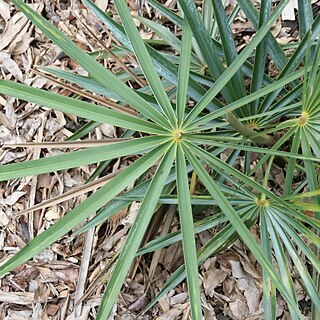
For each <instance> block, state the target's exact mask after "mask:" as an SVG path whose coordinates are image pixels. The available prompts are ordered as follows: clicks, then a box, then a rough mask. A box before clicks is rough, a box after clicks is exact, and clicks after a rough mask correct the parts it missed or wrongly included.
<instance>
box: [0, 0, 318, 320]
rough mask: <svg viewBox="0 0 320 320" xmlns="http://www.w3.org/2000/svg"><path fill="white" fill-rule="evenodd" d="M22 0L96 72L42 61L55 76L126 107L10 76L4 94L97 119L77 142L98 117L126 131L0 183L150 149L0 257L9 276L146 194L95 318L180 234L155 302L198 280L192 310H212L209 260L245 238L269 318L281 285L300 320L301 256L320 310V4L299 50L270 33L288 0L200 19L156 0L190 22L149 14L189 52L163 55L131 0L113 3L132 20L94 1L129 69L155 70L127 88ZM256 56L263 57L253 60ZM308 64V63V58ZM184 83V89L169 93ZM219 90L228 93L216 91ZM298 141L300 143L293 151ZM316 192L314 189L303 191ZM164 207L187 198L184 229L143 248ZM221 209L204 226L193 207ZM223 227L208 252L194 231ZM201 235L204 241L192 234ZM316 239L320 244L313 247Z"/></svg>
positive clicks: (17, 167) (308, 17)
mask: <svg viewBox="0 0 320 320" xmlns="http://www.w3.org/2000/svg"><path fill="white" fill-rule="evenodd" d="M12 2H13V3H14V4H15V5H16V6H17V8H18V9H19V10H21V11H22V12H24V14H25V15H26V16H27V17H28V18H29V19H30V20H31V21H32V22H33V23H34V24H35V25H36V26H37V27H38V28H39V29H40V30H41V31H42V32H43V33H44V34H46V35H47V36H48V37H49V38H50V39H51V40H52V41H53V42H55V43H56V44H57V45H58V46H59V47H60V48H61V49H62V50H63V51H64V52H65V53H66V54H68V55H69V56H70V57H71V58H72V59H73V60H75V61H76V62H77V63H78V64H79V65H81V66H82V67H83V68H84V69H85V70H87V71H88V73H89V74H90V77H83V76H79V75H76V74H72V73H68V72H65V71H62V70H56V69H52V68H44V71H45V72H46V73H50V74H51V75H53V76H56V77H59V78H62V79H64V80H65V81H68V82H70V83H75V84H77V85H79V86H81V87H82V88H83V89H84V90H86V91H88V92H93V93H97V94H100V95H103V96H105V97H109V98H113V99H115V100H117V101H118V102H117V104H110V107H112V108H113V110H112V109H110V108H109V109H107V108H105V107H101V106H98V105H95V104H93V103H89V102H84V101H79V100H76V99H73V98H68V97H65V96H60V95H57V94H55V93H52V92H47V91H43V90H39V89H36V88H32V87H30V86H27V85H24V84H18V83H14V82H10V81H5V80H0V93H2V94H5V95H9V96H14V97H16V98H19V99H23V100H26V101H30V102H33V103H37V104H40V105H43V106H46V107H49V108H52V109H56V110H60V111H62V112H67V113H69V114H74V115H77V116H79V117H83V118H86V119H88V120H89V122H88V124H86V125H85V126H84V127H83V128H82V129H81V130H79V132H77V133H76V134H75V135H74V136H73V137H72V139H79V138H82V137H83V136H85V135H86V134H87V133H88V132H90V130H92V129H93V128H95V127H96V126H98V125H99V124H100V123H108V124H113V125H115V126H119V127H122V128H125V129H127V131H126V132H125V134H124V135H123V137H122V138H120V139H118V140H117V141H114V140H112V141H110V142H109V143H107V144H106V145H103V146H96V147H91V148H89V149H85V150H80V151H75V152H70V153H66V154H63V155H59V156H54V157H49V158H44V159H39V160H33V161H27V162H21V163H14V164H8V165H5V166H2V167H0V180H1V181H6V180H8V179H15V178H19V177H24V176H29V175H37V174H42V173H45V172H53V171H57V170H63V169H68V168H72V167H76V166H80V165H86V164H90V163H100V164H99V167H98V169H97V171H96V173H95V174H94V175H93V176H92V180H93V179H95V178H96V177H98V176H99V174H100V172H101V171H102V170H103V168H104V167H105V166H106V164H107V163H109V162H110V161H111V160H112V159H117V158H118V157H121V156H128V155H141V157H139V158H138V160H136V161H135V162H134V163H133V164H132V165H131V166H129V167H127V168H125V169H124V170H123V171H121V172H119V173H118V174H117V175H115V176H114V177H113V178H112V179H111V181H110V182H109V183H107V184H105V185H103V186H102V187H101V188H100V189H99V190H97V191H96V192H95V193H93V194H92V195H91V196H90V197H88V198H87V200H85V201H84V202H82V203H81V204H79V205H78V206H77V207H76V208H75V209H73V210H71V211H70V212H69V213H68V214H67V215H65V216H64V217H63V218H61V219H60V220H59V221H58V222H57V223H56V224H54V225H52V226H51V227H50V228H49V229H48V230H46V231H44V232H43V233H41V234H40V235H38V236H37V237H36V238H35V239H33V240H32V241H31V242H30V243H28V245H27V246H26V247H25V248H23V249H21V250H20V251H19V252H18V253H17V254H15V256H13V257H12V258H11V259H10V260H8V261H7V262H6V263H5V264H3V265H2V266H1V268H0V275H1V276H3V275H4V274H5V273H7V272H9V271H10V270H12V269H14V268H15V267H17V266H19V265H20V264H22V263H25V262H26V261H28V260H29V259H31V258H32V257H33V256H34V255H36V254H38V253H39V252H41V251H42V250H43V249H45V248H46V247H48V246H50V245H51V244H52V243H54V242H55V241H57V240H58V239H59V238H60V237H62V236H63V235H65V234H66V233H67V232H69V231H71V230H72V229H73V228H75V227H76V226H77V225H78V224H80V223H81V222H83V221H86V220H87V219H88V218H89V217H90V216H91V215H92V214H93V213H95V212H98V213H97V215H96V216H95V217H94V218H92V219H91V220H89V221H87V222H86V224H85V225H84V227H82V228H81V229H80V230H79V231H77V233H81V232H84V231H86V230H88V229H90V228H92V227H95V226H97V225H98V224H101V223H103V222H104V221H105V220H106V219H108V218H109V217H111V216H112V215H114V214H116V213H117V212H118V211H119V210H121V209H122V208H124V207H127V206H130V205H131V204H132V203H133V202H134V201H141V206H140V209H139V212H138V214H137V217H136V219H135V221H134V223H133V225H132V227H131V229H130V232H129V234H128V236H127V238H126V241H125V243H124V245H123V247H122V249H121V251H120V254H119V257H118V258H117V261H116V264H115V267H114V269H113V272H112V275H111V276H110V279H109V281H108V284H107V285H106V289H105V293H104V296H103V299H102V302H101V305H100V309H99V313H98V316H97V319H105V318H106V317H107V316H108V315H109V313H110V311H111V310H112V307H113V305H114V303H115V301H116V299H117V297H118V294H119V292H120V290H121V287H122V285H123V283H124V281H125V279H126V276H127V274H128V271H129V269H130V266H131V264H132V261H133V260H134V258H135V257H136V256H139V255H142V254H144V253H147V252H153V251H155V250H158V249H161V248H163V247H165V246H168V245H170V244H172V243H175V242H177V241H180V240H182V244H183V252H184V265H183V266H181V267H180V268H178V269H177V270H176V271H175V272H174V274H173V275H172V276H171V278H170V280H169V281H168V282H167V283H166V285H165V287H164V288H163V290H162V291H161V292H160V293H159V294H158V295H157V296H156V297H155V298H154V299H153V300H152V301H151V303H150V305H149V308H150V307H151V306H152V305H154V304H155V303H156V302H157V301H158V300H159V298H160V297H161V296H163V295H164V294H165V293H166V292H168V291H169V290H170V289H171V288H174V287H175V286H176V285H178V284H179V283H180V282H181V281H183V280H184V279H185V278H187V283H188V291H189V298H190V305H191V311H192V318H193V319H201V318H202V310H201V300H200V289H199V278H198V266H199V265H200V264H202V263H203V262H204V261H205V260H206V259H207V258H209V257H210V256H213V255H216V254H217V253H219V252H221V251H222V250H224V249H225V248H227V247H228V246H230V245H231V244H232V243H233V242H234V241H235V240H236V239H237V238H241V239H242V240H243V242H244V243H245V244H246V245H247V247H248V248H249V249H250V250H251V252H252V253H253V254H254V256H255V257H256V259H257V261H258V262H259V263H260V265H261V267H262V269H263V294H264V310H265V318H266V319H275V317H276V290H278V292H279V293H280V294H281V295H282V296H283V298H284V299H285V300H286V302H287V303H288V308H289V311H290V314H291V316H292V319H299V318H302V314H301V312H300V310H299V308H298V304H297V296H296V293H295V291H294V287H293V277H292V273H291V268H290V265H291V262H290V261H289V260H291V261H292V262H293V264H294V266H295V268H296V270H297V272H298V274H299V278H300V282H301V284H302V286H303V289H304V290H305V293H306V295H308V297H309V298H310V299H311V301H312V303H313V319H317V317H318V316H319V306H320V297H319V281H318V280H317V277H318V274H319V272H320V263H319V255H318V251H317V250H318V249H319V247H320V239H319V237H318V231H319V213H318V211H320V209H319V187H318V163H319V161H320V160H319V159H320V144H319V128H320V127H319V121H320V120H319V119H320V114H319V107H320V102H319V101H320V100H319V95H320V89H319V87H317V86H316V83H317V82H319V80H320V78H319V77H320V72H319V70H320V69H319V64H320V50H319V44H318V45H316V42H317V40H316V39H317V36H318V34H319V29H320V18H319V16H318V17H317V18H316V19H313V17H312V10H311V6H310V4H309V2H308V1H301V2H299V21H300V38H301V41H300V42H299V43H297V45H296V47H295V51H294V53H293V54H292V56H291V57H290V58H288V57H287V56H286V54H285V51H284V50H283V48H281V47H280V45H279V44H278V43H277V42H276V40H275V38H274V37H273V35H272V34H271V33H270V28H271V26H272V25H273V23H274V22H275V21H276V19H277V18H278V17H279V15H280V13H281V12H282V10H283V8H284V7H285V6H286V4H287V3H288V1H287V0H282V1H280V3H279V4H278V5H277V6H276V7H275V8H274V10H273V11H272V12H271V3H272V1H271V0H265V1H261V8H260V14H259V13H258V12H257V10H256V9H255V7H254V6H253V5H252V3H251V2H250V1H246V0H241V1H238V5H237V6H236V8H235V9H234V12H233V13H232V14H231V15H230V17H227V16H226V14H225V12H224V8H223V4H222V1H221V0H218V1H211V2H210V1H208V2H206V5H205V6H204V8H203V15H202V16H201V15H200V14H199V12H198V9H197V7H196V5H195V4H194V2H193V1H191V0H181V1H179V2H178V3H179V9H180V11H179V12H180V15H178V14H176V13H173V12H171V11H170V10H168V9H167V8H165V7H164V6H163V5H161V4H159V3H158V2H156V1H155V0H149V1H148V2H149V3H150V4H151V5H152V6H154V7H155V8H156V9H157V10H160V11H161V13H162V14H163V15H166V16H167V17H168V18H169V19H170V20H171V21H172V22H173V23H175V24H176V25H177V26H178V27H180V28H181V29H182V39H181V41H180V39H178V38H177V37H176V36H175V35H173V34H172V33H169V31H168V30H167V29H165V28H163V27H162V26H160V25H157V24H155V23H154V22H152V21H149V20H146V19H144V18H140V19H141V21H142V23H144V24H146V26H148V27H150V28H152V29H153V30H154V32H156V33H158V34H159V35H160V37H161V38H162V39H163V41H164V43H166V44H167V45H169V46H172V47H173V48H174V49H175V50H176V51H178V52H180V57H179V58H177V57H176V56H174V55H170V54H162V53H160V52H158V51H156V50H155V49H154V48H152V46H150V45H149V44H147V43H145V42H144V41H143V39H142V38H141V36H140V34H139V32H138V30H137V29H136V27H135V24H134V20H133V19H132V17H131V15H130V12H129V10H128V8H127V5H126V3H125V1H124V0H115V1H114V2H115V6H116V9H117V11H118V15H119V16H120V18H121V21H122V25H120V24H118V23H117V22H116V21H115V20H113V19H112V18H111V17H110V16H108V15H107V14H105V13H104V12H103V11H101V10H100V9H99V8H98V7H97V6H96V5H95V4H94V3H92V2H91V1H89V0H83V3H84V4H85V5H86V6H87V7H88V8H89V9H90V10H91V11H92V12H93V13H94V14H95V15H96V16H97V17H98V18H99V19H100V20H101V22H102V23H104V24H105V26H106V27H107V28H108V29H109V30H110V31H111V32H112V33H113V35H114V37H115V38H116V39H117V41H118V42H119V43H120V44H121V45H118V46H117V48H116V49H115V50H114V53H115V54H119V55H120V54H126V53H130V54H134V56H135V58H136V59H137V61H138V62H139V66H140V69H135V70H131V71H130V73H127V74H126V76H127V78H130V77H132V73H136V74H133V76H134V78H135V79H136V78H138V77H144V79H145V80H146V82H147V85H146V87H145V88H142V89H145V90H142V89H141V90H134V89H131V88H129V87H128V86H127V85H126V84H125V83H124V82H123V80H122V79H121V77H120V76H117V75H114V74H112V73H111V72H110V71H108V70H106V69H105V68H103V67H102V65H101V64H100V63H99V62H97V60H95V58H94V56H93V55H89V54H88V53H86V52H84V51H82V50H80V49H79V48H78V47H77V46H76V45H75V44H74V43H73V42H72V41H71V40H70V39H69V38H68V37H66V36H65V35H64V34H63V33H62V32H60V31H58V30H57V29H56V28H55V27H54V26H52V25H51V24H50V23H49V22H48V21H46V20H45V19H44V18H42V17H41V16H40V15H38V14H37V13H35V12H34V11H33V10H32V9H31V8H30V7H29V6H28V5H26V4H25V3H23V2H22V1H21V0H12ZM240 8H241V9H242V10H243V11H244V12H245V14H246V15H247V17H248V19H250V20H251V22H252V24H253V26H254V27H255V28H256V35H255V37H254V38H253V39H252V40H251V42H250V43H249V44H247V46H246V47H245V48H244V49H243V50H242V51H241V53H238V52H237V50H236V46H235V43H234V40H233V38H232V33H231V29H230V23H231V22H232V19H233V18H234V17H235V15H236V14H237V12H238V10H239V9H240ZM318 42H319V41H318ZM268 54H270V56H271V58H272V59H273V61H274V63H275V64H276V66H277V67H278V69H279V70H280V72H279V76H278V77H277V79H271V78H270V77H268V75H266V74H265V73H264V70H265V64H266V59H267V56H268ZM252 57H253V58H254V65H252V64H251V63H250V62H249V61H250V59H251V58H252ZM249 58H250V59H249ZM302 62H304V65H303V66H302V67H301V63H302ZM245 77H249V78H250V79H251V86H250V88H246V86H245ZM302 77H303V79H304V81H303V82H301V79H302ZM172 86H174V89H171V90H169V89H168V88H172ZM219 94H220V95H221V99H217V95H219ZM188 101H194V102H195V106H194V107H192V108H190V107H187V102H188ZM174 102H175V103H174ZM128 106H130V107H128ZM280 119H281V120H283V119H285V121H280ZM135 132H140V133H142V137H140V138H136V137H134V135H133V134H134V133H135ZM278 133H281V138H280V139H276V138H275V137H276V136H277V134H278ZM106 142H108V141H106ZM287 145H289V146H290V148H291V150H290V152H288V151H283V150H285V148H284V147H285V146H287ZM226 148H228V149H231V150H232V152H231V154H230V155H229V156H228V159H227V160H226V161H222V160H221V159H220V154H221V153H223V152H224V150H225V149H226ZM241 152H244V156H245V165H244V169H243V171H241V170H238V169H236V168H235V167H234V166H233V164H234V163H235V161H236V160H237V158H238V157H239V155H240V153H241ZM252 153H256V154H258V155H259V161H258V162H257V164H255V165H254V166H252V165H251V161H250V159H251V154H252ZM276 157H281V158H282V159H284V161H286V163H287V164H286V182H285V186H284V191H283V195H282V196H278V195H276V194H275V193H274V192H273V191H272V190H269V188H268V179H269V177H270V171H271V167H272V165H273V162H274V159H275V158H276ZM155 164H157V170H156V172H155V173H154V174H153V175H152V177H151V178H149V179H145V180H144V179H143V178H142V179H141V180H140V183H139V184H137V185H136V186H135V187H133V188H132V189H131V190H129V191H126V192H124V193H123V194H122V195H121V196H118V195H119V194H120V193H121V192H123V191H124V190H125V189H126V188H127V187H128V186H129V185H131V184H132V183H133V182H135V181H136V180H137V179H138V178H140V177H144V174H145V173H146V172H148V171H149V169H150V168H151V167H153V166H154V165H155ZM258 169H259V170H262V171H263V182H262V184H260V182H259V181H256V180H255V179H252V177H254V174H255V173H256V172H257V171H258ZM297 171H299V172H301V175H302V176H303V177H304V178H303V180H302V181H300V183H299V185H298V186H296V185H294V184H293V177H294V174H295V172H297ZM209 172H210V174H209ZM189 174H192V177H193V178H194V177H196V179H197V180H198V183H200V184H202V186H203V189H204V192H203V195H201V196H191V195H190V191H189V190H190V181H189ZM226 181H227V182H228V184H226V183H225V182H226ZM230 185H231V186H232V187H230ZM304 189H307V191H308V192H305V193H303V192H302V191H303V190H304ZM308 198H312V203H308V202H306V201H305V200H306V199H308ZM301 199H302V200H301ZM162 204H176V205H178V212H179V221H180V227H181V230H180V231H178V232H175V233H170V234H168V235H165V236H161V237H158V238H156V239H154V240H152V241H150V242H149V243H147V244H146V245H144V246H143V247H140V245H141V242H142V240H143V237H144V234H145V233H146V230H147V229H148V226H149V223H150V221H151V219H152V217H153V215H154V213H155V211H156V210H158V209H159V207H160V206H161V205H162ZM212 206H214V207H215V208H218V211H219V212H218V213H213V214H212V215H211V216H210V217H209V218H206V219H203V220H201V221H198V222H197V223H194V217H193V213H194V212H195V211H196V210H197V211H199V210H200V211H201V210H204V209H206V208H208V207H212ZM304 210H312V211H314V212H316V213H315V216H314V217H310V216H307V215H305V214H304ZM216 211H217V210H216ZM216 211H215V212H216ZM254 224H258V225H259V227H260V243H257V241H256V239H255V238H254V236H253V235H252V233H251V232H250V227H252V226H253V225H254ZM218 225H220V226H221V230H220V231H219V232H218V233H217V234H216V235H215V236H214V237H213V238H212V239H211V240H210V241H209V242H208V243H207V244H206V245H205V246H203V247H202V248H201V249H200V250H198V251H197V250H196V242H195V238H196V234H197V233H199V232H201V231H203V230H206V229H209V228H212V227H213V226H218ZM192 234H195V236H194V237H190V235H192ZM309 243H312V246H313V247H312V248H310V246H309ZM299 250H300V251H302V252H303V253H304V255H305V256H306V258H307V259H308V261H309V262H310V264H311V265H312V268H313V275H310V273H309V271H308V270H307V268H306V266H305V265H304V264H303V261H302V259H301V257H300V255H299V254H298V252H299Z"/></svg>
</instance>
